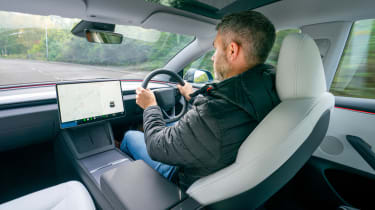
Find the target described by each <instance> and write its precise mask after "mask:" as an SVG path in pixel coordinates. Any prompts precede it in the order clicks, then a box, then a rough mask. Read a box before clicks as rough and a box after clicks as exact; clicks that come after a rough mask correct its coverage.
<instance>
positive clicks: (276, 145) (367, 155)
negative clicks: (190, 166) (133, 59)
mask: <svg viewBox="0 0 375 210" xmlns="http://www.w3.org/2000/svg"><path fill="white" fill-rule="evenodd" d="M171 2H172V3H171ZM173 2H177V3H178V2H183V3H184V2H185V1H183V0H182V1H178V0H177V1H172V0H171V1H163V0H161V1H157V0H155V1H153V0H107V1H99V0H64V1H58V0H34V1H27V0H12V1H6V0H0V11H7V12H17V13H26V14H33V15H42V16H49V15H52V16H61V17H64V18H75V19H78V20H85V21H92V22H98V23H109V24H118V25H130V26H140V27H143V28H147V29H156V30H159V31H163V32H171V33H175V34H182V35H189V36H192V37H194V39H192V40H193V41H191V42H190V43H188V44H187V45H186V46H185V47H184V48H182V49H181V50H180V51H178V52H177V53H176V54H175V55H174V56H173V57H172V58H171V59H169V60H168V61H167V62H166V63H164V64H163V65H162V66H159V67H158V68H160V69H163V70H167V71H171V72H174V73H176V74H177V75H179V76H183V74H184V68H186V67H187V66H189V65H190V64H191V63H192V62H193V61H195V60H197V59H199V58H201V56H204V55H205V54H206V53H207V52H209V51H212V50H213V45H212V43H213V40H214V38H215V36H216V29H215V27H216V24H217V23H219V22H220V18H221V17H223V16H224V15H226V14H229V13H232V12H238V11H243V10H247V9H252V10H256V11H259V12H261V13H263V14H264V15H265V16H266V17H267V18H269V19H270V20H271V22H272V23H273V24H274V25H275V27H276V29H277V31H283V30H285V29H298V30H299V33H293V34H289V35H286V36H285V38H284V40H283V41H282V45H281V48H280V52H279V54H278V59H277V65H275V72H276V87H277V93H278V95H279V97H280V100H281V103H280V104H279V105H278V106H276V107H275V108H274V110H272V111H271V112H270V113H269V114H268V115H267V116H266V117H265V118H264V119H263V121H262V122H261V123H260V124H259V125H258V126H257V127H256V129H255V130H254V131H253V132H252V133H251V134H250V135H249V136H248V137H247V139H246V140H245V141H244V142H243V143H242V145H241V147H240V149H239V151H238V154H237V157H236V160H235V162H234V163H233V164H231V165H229V166H227V167H226V168H224V169H221V170H219V171H217V172H215V173H213V174H211V175H209V176H207V177H204V178H201V179H199V180H197V181H196V182H195V183H194V184H192V185H191V186H190V187H189V189H188V190H187V191H186V192H184V191H182V190H181V189H180V188H179V187H178V186H177V185H176V184H174V183H172V182H169V181H168V180H167V179H165V178H164V177H162V176H160V175H159V174H158V173H157V172H156V171H154V170H153V169H151V168H150V167H148V166H147V165H146V164H145V163H144V162H142V161H134V160H133V159H132V158H131V157H129V156H128V155H127V154H125V153H123V152H122V151H120V150H119V149H118V147H116V142H117V141H118V140H121V138H122V137H123V134H124V131H126V130H130V129H135V128H136V125H137V123H138V124H139V123H142V110H141V109H140V108H139V107H138V106H137V105H136V104H135V89H136V88H137V87H139V86H141V85H143V83H142V82H144V80H146V79H145V78H144V77H141V76H140V77H139V78H137V79H127V78H118V79H113V78H112V79H107V78H105V79H95V80H94V79H92V80H82V81H80V80H77V81H67V82H66V81H52V82H48V83H38V82H36V83H32V84H26V83H22V84H21V83H20V84H9V85H2V84H1V83H0V159H1V162H0V165H2V167H3V168H4V169H3V171H4V172H3V174H1V175H0V189H3V190H2V191H3V192H1V193H0V198H1V199H0V209H1V210H2V209H4V210H5V209H206V208H207V209H316V208H324V209H325V208H327V209H372V208H374V205H373V202H372V199H371V195H373V193H375V152H374V151H375V150H374V149H373V148H375V139H374V136H375V130H374V129H373V128H374V125H375V114H374V113H375V98H360V97H346V96H341V95H335V94H332V93H330V92H331V87H332V84H333V82H334V81H335V79H336V77H337V74H338V69H339V67H340V65H341V63H342V58H343V54H344V53H345V51H346V50H347V49H348V47H347V45H348V43H349V41H348V40H350V37H351V36H353V34H355V33H354V32H353V31H352V30H353V27H354V24H355V23H356V22H357V21H361V20H365V19H375V14H374V12H373V8H374V7H375V1H373V0H361V1H352V0H330V1H324V0H251V1H247V0H220V1H210V0H195V1H193V2H194V3H197V5H201V4H204V5H206V6H207V5H210V6H212V7H213V8H215V10H209V9H207V8H209V7H202V8H200V7H186V8H184V7H181V8H178V5H179V4H176V5H177V6H176V5H175V4H173ZM186 2H190V1H186ZM186 2H185V3H186ZM182 5H183V4H182ZM194 5H195V4H194ZM1 26H2V25H1V20H0V29H1ZM362 33H364V32H362ZM369 33H370V32H369ZM357 34H359V35H361V34H360V33H357ZM371 34H375V31H374V32H371ZM0 35H1V31H0ZM374 37H375V35H374ZM0 38H1V36H0ZM374 39H375V38H374ZM0 41H1V40H0ZM0 44H1V42H0ZM1 47H2V46H1V45H0V49H1ZM118 53H119V54H121V52H118ZM371 53H372V51H370V49H369V54H370V55H371ZM0 55H2V54H0ZM0 59H8V58H5V57H4V58H2V57H1V56H0ZM371 65H372V63H371ZM374 65H375V63H374ZM1 68H2V67H1V66H0V70H1ZM368 68H369V69H371V68H372V67H371V66H370V64H369V65H368ZM372 75H375V73H374V74H372ZM0 77H2V74H1V71H0ZM374 78H375V77H374ZM9 79H12V78H11V76H10V74H9ZM105 81H116V82H118V81H119V83H120V88H121V90H120V92H121V94H122V95H121V96H120V100H121V97H122V100H123V101H122V102H123V103H124V105H123V107H124V111H123V112H121V114H120V115H117V116H115V115H114V116H112V117H111V116H110V117H109V118H108V116H104V115H105V114H103V118H98V119H95V120H94V121H95V122H94V121H91V122H86V119H85V121H84V122H83V120H84V118H82V119H81V118H80V119H78V118H77V120H79V123H78V124H73V125H72V124H69V125H67V127H63V126H61V125H62V123H61V120H60V118H59V117H61V116H59V114H60V108H59V101H58V93H57V92H56V85H57V86H58V85H63V84H64V82H66V83H67V84H70V83H73V84H74V83H79V84H84V83H88V82H105ZM177 81H178V80H177ZM374 81H375V80H374ZM147 83H148V87H149V88H151V89H152V90H154V91H156V92H157V91H158V90H159V91H160V90H163V89H168V88H170V89H173V90H177V88H176V80H175V79H174V78H172V77H171V76H168V75H166V74H164V75H158V76H157V77H155V78H154V79H153V80H150V81H148V80H147ZM374 84H375V83H374ZM203 85H204V84H202V83H193V87H194V88H200V87H202V86H203ZM372 90H375V89H371V90H370V91H372ZM93 101H94V100H93ZM98 101H99V100H98ZM110 101H111V102H110V106H114V104H116V105H117V104H118V103H117V101H116V103H113V100H110ZM179 103H180V104H179ZM185 103H186V102H185ZM186 106H187V104H184V102H181V100H180V101H178V100H177V101H176V106H175V108H174V109H180V110H182V112H183V111H184V109H185V108H186ZM181 107H182V108H181ZM110 114H112V113H110ZM93 116H94V115H93ZM88 118H91V117H90V116H88ZM73 121H74V120H73ZM77 122H78V121H77ZM79 124H83V126H79ZM68 127H70V128H68ZM368 197H369V198H368Z"/></svg>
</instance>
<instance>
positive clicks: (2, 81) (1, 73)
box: [0, 58, 149, 86]
mask: <svg viewBox="0 0 375 210" xmlns="http://www.w3.org/2000/svg"><path fill="white" fill-rule="evenodd" d="M147 73H149V72H148V71H137V70H129V68H123V67H101V66H91V65H81V64H71V63H58V62H46V61H34V60H21V59H5V58H0V86H1V85H14V84H21V83H22V84H25V83H36V82H37V83H38V82H56V81H64V80H80V79H95V78H110V79H143V78H144V77H145V75H147Z"/></svg>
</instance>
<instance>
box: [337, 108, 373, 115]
mask: <svg viewBox="0 0 375 210" xmlns="http://www.w3.org/2000/svg"><path fill="white" fill-rule="evenodd" d="M335 108H338V109H346V110H349V111H354V112H361V113H365V114H373V115H375V113H374V112H366V111H362V110H357V109H349V108H344V107H339V106H335Z"/></svg>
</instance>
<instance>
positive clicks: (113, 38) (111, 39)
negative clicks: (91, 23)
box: [85, 29, 122, 44]
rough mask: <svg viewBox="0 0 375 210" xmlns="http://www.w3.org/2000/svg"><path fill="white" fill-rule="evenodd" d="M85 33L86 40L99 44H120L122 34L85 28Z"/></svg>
mask: <svg viewBox="0 0 375 210" xmlns="http://www.w3.org/2000/svg"><path fill="white" fill-rule="evenodd" d="M85 35H86V39H87V41H89V42H95V43H100V44H121V42H122V34H118V33H113V32H110V31H100V30H94V29H86V30H85Z"/></svg>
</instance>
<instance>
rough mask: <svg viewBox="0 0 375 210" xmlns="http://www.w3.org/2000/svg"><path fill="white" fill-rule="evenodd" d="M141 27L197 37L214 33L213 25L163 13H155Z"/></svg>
mask: <svg viewBox="0 0 375 210" xmlns="http://www.w3.org/2000/svg"><path fill="white" fill-rule="evenodd" d="M142 26H143V27H145V28H153V29H157V30H160V31H167V32H172V33H178V34H186V35H192V36H198V37H209V36H214V34H215V33H216V30H215V25H214V24H211V23H207V22H202V21H198V20H195V19H192V18H188V17H184V16H179V15H175V14H170V13H165V12H157V13H154V14H152V15H150V16H149V17H148V18H147V19H146V20H145V21H143V23H142Z"/></svg>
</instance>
